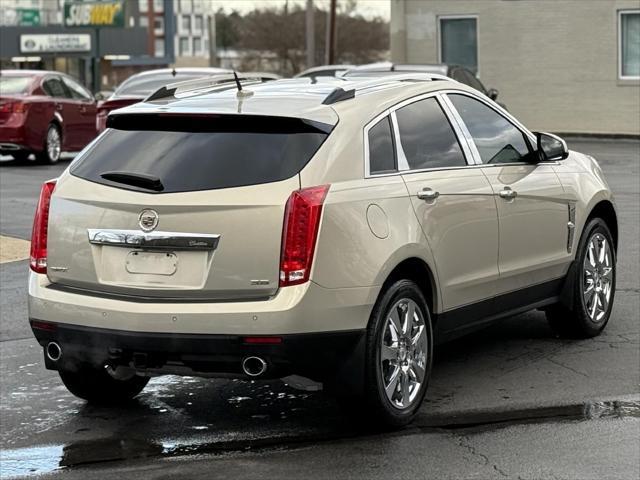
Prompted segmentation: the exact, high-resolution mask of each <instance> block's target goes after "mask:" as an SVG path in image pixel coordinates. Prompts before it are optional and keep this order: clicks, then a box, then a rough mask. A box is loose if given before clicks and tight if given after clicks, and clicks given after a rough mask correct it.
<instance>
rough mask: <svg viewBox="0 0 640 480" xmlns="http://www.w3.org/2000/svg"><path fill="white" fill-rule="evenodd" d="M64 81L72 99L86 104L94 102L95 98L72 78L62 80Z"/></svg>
mask: <svg viewBox="0 0 640 480" xmlns="http://www.w3.org/2000/svg"><path fill="white" fill-rule="evenodd" d="M62 81H63V82H64V84H65V85H66V86H67V88H68V89H69V91H70V92H71V98H74V99H76V100H83V101H85V102H86V101H89V102H90V101H92V100H93V97H92V96H91V94H90V93H89V92H88V91H87V90H86V89H85V88H84V87H83V86H81V85H80V84H78V83H77V82H75V81H73V80H71V79H70V78H65V77H63V78H62Z"/></svg>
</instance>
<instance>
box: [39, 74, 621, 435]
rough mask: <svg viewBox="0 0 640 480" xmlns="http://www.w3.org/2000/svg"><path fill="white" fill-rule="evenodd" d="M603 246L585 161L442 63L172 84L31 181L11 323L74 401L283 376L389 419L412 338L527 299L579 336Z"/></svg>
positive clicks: (599, 308) (596, 321)
mask: <svg viewBox="0 0 640 480" xmlns="http://www.w3.org/2000/svg"><path fill="white" fill-rule="evenodd" d="M240 89H241V90H240ZM617 238H618V226H617V220H616V212H615V208H614V203H613V199H612V194H611V191H610V190H609V187H608V186H607V184H606V182H605V180H604V176H603V173H602V170H601V168H600V167H599V166H598V163H597V162H596V160H594V159H593V158H592V157H590V156H587V155H583V154H580V153H577V152H569V151H568V150H567V147H566V144H565V143H564V142H563V141H562V140H561V139H559V138H557V137H554V136H552V135H548V134H533V133H531V132H529V131H528V130H527V129H526V128H525V127H524V126H523V125H522V124H521V123H519V122H518V121H517V120H516V119H515V118H514V117H513V116H511V115H510V114H509V113H507V112H506V111H504V110H503V109H502V108H500V107H499V106H498V105H496V104H495V103H494V102H493V101H491V100H490V99H488V98H487V97H485V96H483V95H482V94H481V93H479V92H477V91H476V90H473V89H471V88H469V87H467V86H464V85H462V84H460V83H457V82H455V81H452V80H450V79H446V78H444V77H439V76H434V75H432V76H425V75H421V74H408V75H395V76H393V77H382V78H375V79H365V80H358V79H355V80H345V79H325V80H322V81H319V80H315V81H313V80H309V79H293V80H277V81H274V82H269V83H266V84H259V83H257V82H256V83H253V82H251V81H247V82H244V83H243V84H242V85H241V84H240V83H239V82H238V83H237V84H236V83H234V82H231V83H224V84H222V85H220V84H218V85H216V86H212V85H208V84H206V82H204V83H202V84H198V82H195V83H194V82H191V83H189V84H188V85H180V84H176V85H173V86H169V87H167V88H163V89H161V90H160V91H158V92H156V93H155V94H153V95H152V96H151V97H149V98H148V99H147V100H146V101H145V102H142V103H140V104H137V105H134V106H131V107H127V108H125V109H122V110H118V111H115V112H112V113H111V114H110V115H109V118H108V129H107V130H106V131H105V132H104V133H103V134H102V135H101V136H100V137H99V138H98V139H97V140H95V141H94V142H93V143H92V144H91V145H89V146H88V147H87V148H86V149H85V150H84V151H83V152H82V153H81V154H80V155H79V156H78V157H77V158H76V160H75V161H74V162H73V163H72V164H71V165H70V167H69V168H68V169H67V171H66V172H64V173H63V174H62V175H61V177H60V178H58V179H57V181H51V182H47V183H46V184H45V185H44V186H43V189H42V194H41V198H40V203H39V206H38V210H37V213H36V217H35V221H34V229H33V237H32V253H31V270H32V271H31V274H30V278H29V316H30V322H31V326H32V329H33V332H34V334H35V336H36V338H37V339H38V342H39V343H40V344H41V345H42V347H43V348H44V353H45V364H46V367H47V368H49V369H53V370H58V372H59V373H60V376H61V378H62V381H63V382H64V384H65V385H66V386H67V388H68V389H69V390H70V391H71V392H72V393H73V394H75V395H77V396H79V397H81V398H84V399H87V400H89V401H97V402H115V401H122V400H126V399H129V398H131V397H133V396H135V395H136V394H138V393H139V392H140V391H141V390H142V389H143V388H144V386H145V385H146V383H147V381H148V379H149V377H150V376H154V375H160V374H165V373H171V374H185V375H199V376H205V377H208V376H211V377H239V378H251V377H253V378H282V377H285V376H290V375H297V376H298V377H304V378H307V379H312V380H314V381H316V382H322V383H323V385H324V386H326V387H328V388H332V389H334V391H335V392H338V393H340V394H343V395H346V394H349V395H358V396H359V397H360V398H361V399H362V401H363V403H364V404H366V405H367V406H368V407H369V410H368V411H370V412H371V411H373V412H374V413H375V414H376V415H377V416H378V418H379V419H380V420H381V421H384V422H386V423H387V424H390V425H402V424H405V423H407V422H409V421H410V420H411V419H412V418H413V416H414V415H415V414H416V412H417V410H418V409H419V407H420V404H421V402H422V400H423V398H424V395H425V391H426V387H427V383H428V380H429V376H430V371H431V365H432V358H433V348H434V342H442V341H443V340H447V339H450V338H452V337H454V336H458V335H462V334H465V333H467V332H470V331H471V330H474V329H476V328H478V327H481V326H484V325H486V324H487V323H488V322H489V321H492V320H496V319H498V318H502V317H505V316H508V315H513V314H515V313H519V312H523V311H525V310H529V309H534V308H539V309H544V310H545V311H546V312H547V315H548V317H549V320H550V322H551V324H552V326H553V327H554V328H555V329H556V330H557V331H558V332H560V333H562V334H565V335H570V336H578V337H588V336H593V335H597V334H599V333H600V332H601V331H602V329H603V328H604V327H605V325H606V323H607V321H608V319H609V316H610V313H611V307H612V304H613V297H614V292H615V263H616V242H617ZM359 405H360V404H359Z"/></svg>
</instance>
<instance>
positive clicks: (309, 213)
mask: <svg viewBox="0 0 640 480" xmlns="http://www.w3.org/2000/svg"><path fill="white" fill-rule="evenodd" d="M328 191H329V185H322V186H318V187H310V188H303V189H302V190H296V191H295V192H293V193H292V194H291V196H290V197H289V200H288V201H287V206H286V209H285V213H284V229H283V232H282V254H281V257H280V286H281V287H288V286H290V285H299V284H301V283H305V282H306V281H308V280H309V274H310V273H311V262H312V261H313V253H314V250H315V247H316V240H317V238H318V229H319V228H320V216H321V214H322V204H323V203H324V199H325V197H326V196H327V192H328Z"/></svg>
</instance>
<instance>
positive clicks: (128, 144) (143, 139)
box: [71, 114, 332, 193]
mask: <svg viewBox="0 0 640 480" xmlns="http://www.w3.org/2000/svg"><path fill="white" fill-rule="evenodd" d="M109 121H110V123H109V125H108V126H109V127H112V128H109V129H107V130H106V131H105V133H104V134H103V135H102V136H100V137H99V138H98V139H97V140H96V142H95V143H94V144H93V145H92V146H91V148H90V149H88V150H86V151H85V152H84V153H83V154H82V156H81V157H80V158H78V160H77V162H76V163H75V164H74V165H73V166H72V168H71V174H72V175H75V176H77V177H80V178H84V179H86V180H89V181H92V182H97V183H101V184H105V185H110V186H114V187H118V188H124V189H128V190H137V191H145V192H149V193H174V192H189V191H196V190H213V189H218V188H230V187H241V186H246V185H256V184H260V183H269V182H276V181H281V180H285V179H287V178H290V177H292V176H294V175H296V174H297V173H298V172H299V171H300V170H301V169H302V168H303V167H304V166H305V165H306V164H307V162H309V160H310V159H311V158H312V157H313V155H314V154H315V152H316V151H317V150H318V148H319V147H320V145H322V143H323V142H324V140H325V139H326V138H327V136H328V134H329V132H330V130H331V128H332V127H331V126H329V125H325V124H312V123H310V122H306V121H304V120H301V119H297V118H283V117H258V116H253V117H252V116H245V115H226V116H223V115H217V116H212V115H202V116H198V117H193V116H182V115H166V116H162V115H156V114H145V115H142V114H139V115H127V116H125V115H121V116H116V117H110V120H109ZM141 128H144V129H141ZM114 172H115V173H116V174H117V175H116V176H118V175H119V176H122V175H121V174H125V175H137V176H143V177H149V178H155V179H158V180H159V181H160V182H161V185H162V188H159V189H157V192H155V191H151V190H148V189H145V188H143V187H140V186H135V185H128V184H126V183H118V182H115V181H112V180H110V179H107V178H105V177H103V175H104V174H106V173H111V174H113V173H114ZM107 177H110V178H113V177H114V176H113V175H107Z"/></svg>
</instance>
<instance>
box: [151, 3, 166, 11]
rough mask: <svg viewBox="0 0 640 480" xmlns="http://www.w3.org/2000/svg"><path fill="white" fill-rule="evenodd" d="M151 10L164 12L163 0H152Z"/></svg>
mask: <svg viewBox="0 0 640 480" xmlns="http://www.w3.org/2000/svg"><path fill="white" fill-rule="evenodd" d="M153 11H154V12H156V13H162V12H164V0H153Z"/></svg>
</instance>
